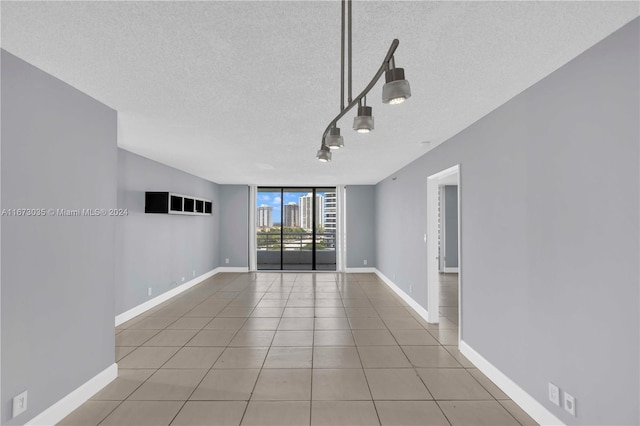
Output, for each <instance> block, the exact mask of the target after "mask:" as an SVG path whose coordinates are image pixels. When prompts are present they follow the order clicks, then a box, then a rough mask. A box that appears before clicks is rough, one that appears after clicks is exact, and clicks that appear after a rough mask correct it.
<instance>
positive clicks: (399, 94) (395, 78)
mask: <svg viewBox="0 0 640 426" xmlns="http://www.w3.org/2000/svg"><path fill="white" fill-rule="evenodd" d="M384 79H385V81H386V83H385V85H384V86H383V87H382V102H384V103H385V104H391V105H397V104H401V103H402V102H404V101H405V100H407V99H408V98H410V97H411V88H410V87H409V82H408V81H407V80H405V78H404V69H402V68H391V69H388V70H387V71H386V72H385V74H384Z"/></svg>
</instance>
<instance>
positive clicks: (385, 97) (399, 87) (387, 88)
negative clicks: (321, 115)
mask: <svg viewBox="0 0 640 426" xmlns="http://www.w3.org/2000/svg"><path fill="white" fill-rule="evenodd" d="M352 1H353V0H342V1H341V2H340V4H341V8H342V28H341V31H340V42H341V44H340V113H339V114H338V115H336V117H335V118H334V119H333V120H331V122H330V123H329V125H328V126H327V128H326V129H325V131H324V134H323V135H322V144H321V146H320V150H319V151H318V153H317V154H316V157H317V158H318V160H320V161H322V162H328V161H331V149H339V148H342V147H344V138H343V137H342V136H340V129H339V128H338V121H339V120H340V119H341V118H342V117H344V115H345V114H346V113H347V112H349V111H350V110H351V109H352V108H353V107H355V106H356V105H358V116H357V117H355V118H354V120H353V129H354V130H355V131H357V132H360V133H368V132H370V131H371V130H373V116H372V109H371V107H369V106H367V102H366V96H367V94H368V93H369V92H370V91H371V89H373V87H374V86H375V85H376V83H377V82H378V80H380V77H382V74H383V73H384V74H385V85H384V87H383V88H382V102H384V103H388V104H391V105H396V104H399V103H402V102H404V101H405V100H406V99H408V98H409V97H411V88H410V87H409V82H408V81H407V80H406V79H405V77H404V69H402V68H396V64H395V59H394V56H393V55H394V53H395V51H396V49H397V48H398V44H400V42H399V41H398V39H394V40H393V42H391V47H389V50H388V51H387V54H386V56H385V57H384V60H383V61H382V65H380V68H378V71H376V73H375V75H374V76H373V78H372V79H371V81H370V82H369V84H368V85H367V86H366V87H365V88H364V90H363V91H362V92H360V94H359V95H358V96H356V97H355V98H353V97H352V90H351V89H352V69H353V67H352V63H351V58H352V42H351V39H352V31H351V21H352V19H351V16H352V13H351V8H352ZM345 5H346V9H347V10H346V15H345ZM345 16H346V17H347V19H345ZM345 24H346V25H345ZM345 27H346V32H347V36H348V38H347V40H346V43H345ZM345 47H346V48H347V49H348V52H347V55H346V56H347V61H348V62H347V67H346V68H347V84H348V96H347V105H346V106H345V96H344V92H345V90H344V85H345V84H344V83H345V73H344V71H345Z"/></svg>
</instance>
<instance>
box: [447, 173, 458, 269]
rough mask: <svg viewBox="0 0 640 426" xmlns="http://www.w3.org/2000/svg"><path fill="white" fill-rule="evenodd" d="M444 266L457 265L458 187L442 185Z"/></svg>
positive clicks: (454, 266) (451, 266)
mask: <svg viewBox="0 0 640 426" xmlns="http://www.w3.org/2000/svg"><path fill="white" fill-rule="evenodd" d="M444 228H445V231H444V238H445V244H444V251H445V253H444V266H445V267H447V268H457V267H458V187H457V186H456V185H445V187H444Z"/></svg>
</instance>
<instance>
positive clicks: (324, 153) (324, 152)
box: [316, 145, 331, 163]
mask: <svg viewBox="0 0 640 426" xmlns="http://www.w3.org/2000/svg"><path fill="white" fill-rule="evenodd" d="M316 158H317V159H318V161H321V162H323V163H328V162H329V161H331V150H330V149H329V148H328V147H327V146H326V145H322V148H320V149H319V150H318V153H317V154H316Z"/></svg>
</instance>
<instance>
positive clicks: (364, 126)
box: [353, 104, 373, 133]
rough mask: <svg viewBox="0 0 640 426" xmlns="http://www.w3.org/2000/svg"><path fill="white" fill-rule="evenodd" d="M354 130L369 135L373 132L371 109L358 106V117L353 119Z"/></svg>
mask: <svg viewBox="0 0 640 426" xmlns="http://www.w3.org/2000/svg"><path fill="white" fill-rule="evenodd" d="M353 130H355V131H356V132H358V133H369V132H370V131H372V130H373V116H372V109H371V107H369V106H366V105H363V104H361V105H359V106H358V115H357V116H356V117H354V119H353Z"/></svg>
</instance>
